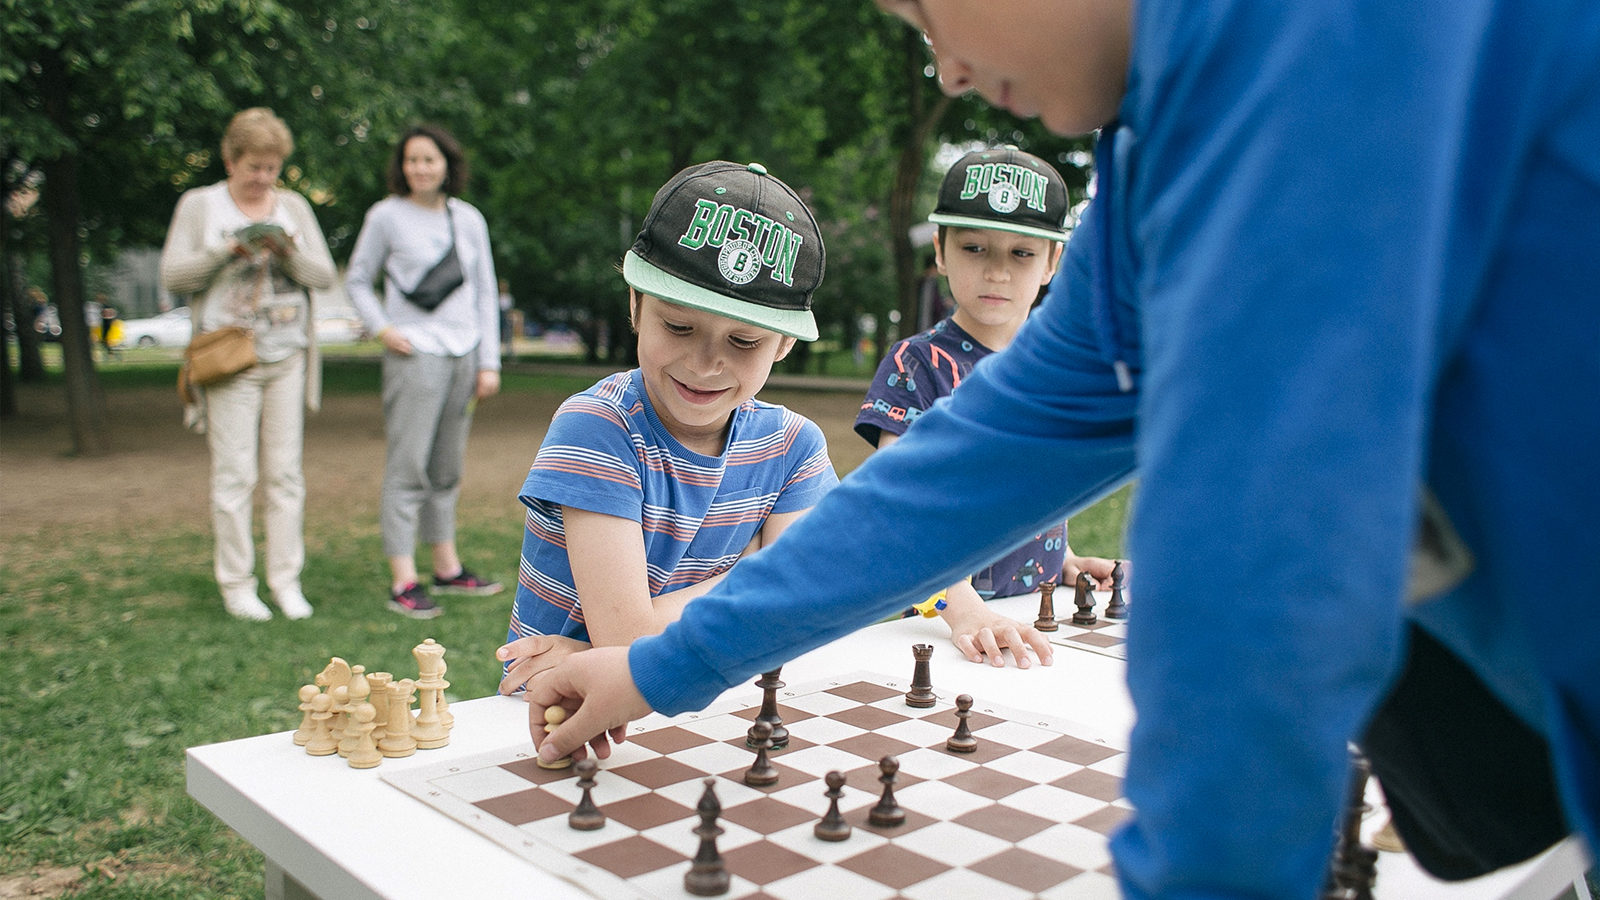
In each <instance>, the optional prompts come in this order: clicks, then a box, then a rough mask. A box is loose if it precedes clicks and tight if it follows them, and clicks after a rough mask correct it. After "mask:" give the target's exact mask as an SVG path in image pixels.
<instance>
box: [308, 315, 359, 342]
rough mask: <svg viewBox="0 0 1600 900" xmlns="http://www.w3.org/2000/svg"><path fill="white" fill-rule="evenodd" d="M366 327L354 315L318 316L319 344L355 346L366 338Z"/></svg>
mask: <svg viewBox="0 0 1600 900" xmlns="http://www.w3.org/2000/svg"><path fill="white" fill-rule="evenodd" d="M365 331H366V329H365V326H363V325H362V324H361V319H359V318H357V317H356V316H354V315H345V314H342V313H332V314H323V315H319V316H317V343H319V344H354V343H356V342H357V341H360V340H361V339H362V337H364V336H365Z"/></svg>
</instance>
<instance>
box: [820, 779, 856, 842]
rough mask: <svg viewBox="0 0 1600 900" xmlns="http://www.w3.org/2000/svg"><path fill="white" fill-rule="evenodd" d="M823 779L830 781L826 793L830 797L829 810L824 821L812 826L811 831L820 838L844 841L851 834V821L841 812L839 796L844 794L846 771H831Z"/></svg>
mask: <svg viewBox="0 0 1600 900" xmlns="http://www.w3.org/2000/svg"><path fill="white" fill-rule="evenodd" d="M823 780H825V781H826V782H827V783H828V790H827V792H826V793H825V794H824V796H826V797H827V798H828V811H827V812H826V813H823V814H822V821H820V822H818V823H817V824H815V825H813V826H812V827H811V833H812V834H814V835H816V836H817V839H818V840H823V841H842V840H844V839H845V838H848V837H849V836H850V823H849V822H846V821H845V820H844V816H842V815H840V814H839V798H841V797H843V796H844V773H843V772H837V771H835V772H829V773H828V774H827V776H826V777H825V778H824V779H823Z"/></svg>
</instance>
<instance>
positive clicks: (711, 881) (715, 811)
mask: <svg viewBox="0 0 1600 900" xmlns="http://www.w3.org/2000/svg"><path fill="white" fill-rule="evenodd" d="M716 784H717V780H716V779H715V778H707V779H706V781H705V785H706V789H705V793H703V794H701V795H700V803H699V804H698V805H696V806H695V813H696V814H697V815H699V816H700V824H699V825H696V826H695V829H694V833H695V834H696V835H697V836H699V838H700V848H699V849H698V850H696V851H695V854H694V862H692V863H690V864H689V871H687V872H685V873H684V874H683V889H684V890H686V891H688V892H689V893H691V894H693V895H695V896H696V897H715V896H717V895H718V894H726V893H727V892H728V884H729V881H730V879H729V877H728V868H727V866H726V864H724V863H723V861H722V854H720V853H718V852H717V836H718V835H720V834H722V826H720V825H718V824H717V817H718V816H720V815H722V804H721V803H719V802H717V791H716Z"/></svg>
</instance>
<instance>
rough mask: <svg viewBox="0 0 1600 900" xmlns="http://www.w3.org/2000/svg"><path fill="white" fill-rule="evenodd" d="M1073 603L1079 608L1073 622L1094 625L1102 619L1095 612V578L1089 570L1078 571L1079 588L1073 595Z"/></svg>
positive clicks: (1073, 616) (1074, 614) (1073, 615)
mask: <svg viewBox="0 0 1600 900" xmlns="http://www.w3.org/2000/svg"><path fill="white" fill-rule="evenodd" d="M1072 605H1073V606H1076V607H1077V608H1078V611H1077V612H1075V613H1073V614H1072V624H1074V625H1093V624H1094V623H1096V622H1098V621H1100V617H1099V616H1096V615H1095V614H1094V580H1093V579H1091V578H1090V577H1089V573H1088V572H1079V573H1078V588H1077V592H1076V593H1074V594H1073V596H1072Z"/></svg>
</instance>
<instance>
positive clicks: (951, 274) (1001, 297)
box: [934, 227, 1061, 350]
mask: <svg viewBox="0 0 1600 900" xmlns="http://www.w3.org/2000/svg"><path fill="white" fill-rule="evenodd" d="M943 232H944V233H943V235H942V239H941V240H939V241H936V242H935V243H934V253H935V254H936V255H935V259H936V260H937V261H938V264H939V272H940V273H941V274H943V275H944V276H945V277H946V278H948V279H949V280H950V296H951V297H952V298H953V299H954V300H955V302H956V312H955V316H954V318H955V320H956V324H957V325H960V326H961V328H962V330H964V331H965V332H967V333H968V334H970V335H972V336H973V337H975V338H977V339H978V340H979V341H982V342H983V345H984V346H986V347H988V348H989V349H991V350H999V349H1001V348H1003V347H1005V346H1006V345H1008V344H1010V343H1011V338H1012V337H1014V336H1015V335H1016V333H1017V329H1018V328H1021V327H1022V322H1023V320H1025V319H1027V318H1028V311H1029V310H1031V309H1032V308H1033V301H1034V300H1037V299H1038V297H1039V289H1040V288H1042V287H1044V286H1045V285H1047V284H1049V283H1050V278H1051V276H1053V275H1054V274H1055V271H1056V262H1057V261H1058V260H1059V259H1060V258H1061V244H1059V243H1057V242H1056V241H1050V240H1045V239H1044V238H1041V237H1030V236H1028V235H1025V234H1015V233H1013V232H1009V231H1000V230H998V229H993V228H949V227H947V228H944V229H943Z"/></svg>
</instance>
